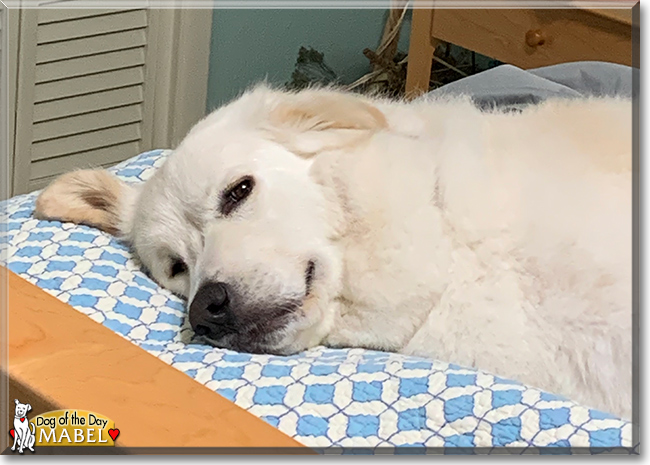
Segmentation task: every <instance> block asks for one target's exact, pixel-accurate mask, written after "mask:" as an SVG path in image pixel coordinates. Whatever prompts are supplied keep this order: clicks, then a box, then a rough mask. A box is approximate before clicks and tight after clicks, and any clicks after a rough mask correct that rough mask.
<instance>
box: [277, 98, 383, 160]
mask: <svg viewBox="0 0 650 465" xmlns="http://www.w3.org/2000/svg"><path fill="white" fill-rule="evenodd" d="M387 126H388V123H387V121H386V117H385V116H384V114H383V113H382V112H381V111H380V110H379V109H378V108H377V107H375V106H374V105H373V104H372V103H371V102H370V101H369V100H368V99H365V98H363V97H361V96H359V95H355V94H351V93H345V92H340V91H335V90H329V89H310V90H303V91H301V92H296V93H281V94H280V95H279V96H278V99H277V100H276V103H275V105H273V107H272V109H271V112H270V115H269V127H268V128H266V129H268V130H269V131H270V132H271V134H272V135H273V137H274V139H275V140H276V141H278V142H279V143H281V144H283V145H284V146H285V147H287V148H288V149H289V150H291V151H292V152H294V153H297V154H299V155H302V156H305V157H310V156H312V155H314V154H316V153H318V152H322V151H324V150H331V149H337V148H341V147H344V146H346V145H350V144H355V143H358V142H360V141H361V140H363V139H364V138H366V137H368V136H369V135H370V134H372V133H373V132H375V131H379V130H381V129H384V128H386V127H387Z"/></svg>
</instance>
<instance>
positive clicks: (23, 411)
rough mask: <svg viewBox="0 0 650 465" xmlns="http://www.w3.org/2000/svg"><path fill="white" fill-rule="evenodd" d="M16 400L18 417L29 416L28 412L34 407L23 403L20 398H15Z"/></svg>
mask: <svg viewBox="0 0 650 465" xmlns="http://www.w3.org/2000/svg"><path fill="white" fill-rule="evenodd" d="M15 401H16V417H17V418H25V417H26V416H27V412H29V411H30V410H31V409H32V406H31V405H29V404H21V403H20V401H19V400H18V399H15Z"/></svg>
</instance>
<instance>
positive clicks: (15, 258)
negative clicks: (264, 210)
mask: <svg viewBox="0 0 650 465" xmlns="http://www.w3.org/2000/svg"><path fill="white" fill-rule="evenodd" d="M167 154H168V152H165V151H161V150H158V151H152V152H147V153H143V154H141V155H139V156H137V157H135V158H133V159H131V160H128V161H126V162H124V163H121V164H120V165H118V166H116V167H114V168H113V169H112V171H114V172H115V173H116V174H117V175H118V176H119V177H121V178H122V179H124V180H125V181H127V182H141V181H143V180H145V179H147V178H148V177H149V176H151V174H152V173H153V171H154V170H155V169H156V167H158V166H159V165H160V164H161V163H162V162H163V161H164V158H165V156H166V155H167ZM35 198H36V193H32V194H28V195H22V196H18V197H15V198H13V199H10V200H8V201H6V202H3V203H0V224H2V229H1V230H0V247H1V248H2V255H1V257H2V261H3V262H6V265H7V266H8V268H9V269H10V270H12V271H14V272H15V273H17V274H18V275H20V276H22V277H24V278H25V279H27V280H28V281H30V282H32V283H34V284H36V285H37V286H39V287H41V288H43V289H45V290H46V291H47V292H49V293H51V294H53V295H54V296H56V297H57V298H59V299H60V300H62V301H64V302H67V303H69V304H70V305H71V306H73V307H74V308H76V309H77V310H79V311H80V312H82V313H85V314H86V315H88V317H89V318H92V319H93V320H95V321H97V322H99V323H102V324H103V325H105V326H107V327H108V328H110V329H112V330H113V331H115V332H117V333H118V334H120V335H122V336H123V337H125V338H126V339H128V340H129V341H131V342H133V343H134V344H137V345H138V346H140V347H141V348H143V349H144V350H146V351H148V352H150V353H151V354H153V355H155V356H157V357H159V358H160V359H162V360H164V361H165V362H167V363H169V364H170V365H172V366H173V367H175V368H177V369H179V370H181V371H183V372H185V373H186V374H187V375H188V376H190V377H192V378H194V379H195V380H196V381H198V382H199V383H202V384H204V385H206V386H207V387H208V388H210V389H213V390H214V391H215V392H218V393H219V394H221V395H223V396H225V397H226V398H228V399H230V400H232V401H233V402H234V403H236V404H237V405H239V406H241V407H243V408H245V409H247V410H248V411H249V412H251V413H252V414H254V415H257V416H258V417H260V418H262V419H264V420H265V421H267V422H268V423H270V424H271V425H273V426H275V427H277V428H278V429H280V430H281V431H283V432H284V433H286V434H288V435H289V436H292V437H294V438H295V439H297V440H298V441H300V442H301V443H303V444H305V445H307V446H310V447H313V448H316V449H318V450H323V449H324V448H329V450H330V451H336V450H340V451H344V452H345V451H349V450H352V449H356V450H357V451H359V450H369V451H373V450H375V451H376V448H377V447H381V446H387V447H391V448H393V447H395V446H418V447H420V449H418V451H422V452H424V451H425V449H424V448H422V446H426V447H427V450H428V451H434V450H435V451H437V450H443V449H438V448H447V449H446V451H447V452H450V451H453V450H454V449H451V448H457V449H455V450H456V451H457V452H458V451H465V452H467V451H468V449H466V448H490V449H485V450H487V451H489V450H494V449H492V448H495V447H501V446H508V447H513V448H518V449H517V450H521V451H524V450H525V451H527V452H542V453H543V452H544V451H547V452H550V451H555V452H565V453H566V452H576V451H580V452H582V451H584V452H587V451H588V450H586V449H585V450H583V449H581V448H607V449H609V448H617V450H619V451H620V450H621V449H618V448H620V447H626V448H631V446H632V425H631V424H630V423H628V422H626V421H622V420H620V419H617V418H615V417H613V416H611V415H608V414H606V413H602V412H598V411H595V410H590V409H588V408H586V407H583V406H580V405H576V404H575V403H573V402H570V401H568V400H564V399H561V398H558V397H556V396H553V395H550V394H547V393H544V392H540V391H539V390H537V389H533V388H530V387H527V386H524V385H521V384H519V383H516V382H514V381H509V380H505V379H501V378H499V377H497V376H493V375H490V374H486V373H482V372H477V371H474V370H469V369H464V368H462V367H459V366H456V365H453V364H448V363H442V362H439V361H431V360H425V359H422V358H416V357H407V356H402V355H398V354H389V353H383V352H377V351H370V350H362V349H349V350H340V349H337V350H334V349H328V348H324V347H318V348H314V349H312V350H309V351H306V352H303V353H300V354H297V355H294V356H290V357H279V356H271V355H250V354H244V353H236V352H232V351H229V350H222V349H216V348H213V347H209V346H205V345H201V344H198V343H195V342H192V335H193V334H192V330H191V328H190V327H189V325H188V321H187V318H186V313H185V309H184V302H183V301H182V300H180V299H179V298H177V297H176V296H174V295H173V294H172V293H170V292H168V291H167V290H165V289H162V288H160V287H159V286H158V285H157V284H155V283H154V282H153V281H152V280H151V279H150V278H148V277H147V276H146V275H145V274H144V273H143V272H142V271H141V270H140V268H139V267H138V264H137V263H136V262H135V261H134V260H132V258H131V254H130V252H129V249H128V247H127V246H126V245H125V244H123V243H121V242H119V241H118V240H116V239H115V238H113V237H111V236H109V235H108V234H105V233H102V232H100V231H98V230H96V229H93V228H90V227H86V226H77V225H73V224H61V223H59V222H48V221H39V220H36V219H34V218H33V217H32V211H33V208H34V200H35ZM542 446H554V449H546V448H544V449H537V448H538V447H542ZM339 448H343V449H339ZM349 448H352V449H349ZM358 448H362V449H358ZM458 448H461V449H458ZM519 448H521V449H519ZM557 448H571V450H569V449H557ZM393 450H394V451H399V450H395V449H393ZM409 450H412V451H413V452H415V450H414V449H409ZM475 450H478V449H475ZM405 451H406V450H405ZM598 451H600V449H598ZM591 452H594V449H591Z"/></svg>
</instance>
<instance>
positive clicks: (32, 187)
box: [25, 176, 56, 192]
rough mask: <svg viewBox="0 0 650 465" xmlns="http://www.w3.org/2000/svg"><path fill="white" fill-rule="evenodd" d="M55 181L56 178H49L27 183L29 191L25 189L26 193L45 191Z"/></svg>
mask: <svg viewBox="0 0 650 465" xmlns="http://www.w3.org/2000/svg"><path fill="white" fill-rule="evenodd" d="M54 179H56V176H48V177H46V178H41V179H36V180H34V181H31V180H30V181H28V182H27V189H25V192H34V191H37V190H39V189H44V188H45V187H46V186H47V185H48V184H49V183H51V182H52V181H54Z"/></svg>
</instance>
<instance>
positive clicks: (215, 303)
mask: <svg viewBox="0 0 650 465" xmlns="http://www.w3.org/2000/svg"><path fill="white" fill-rule="evenodd" d="M190 325H192V329H194V332H195V333H196V334H197V335H199V336H207V337H209V338H210V339H219V338H222V337H223V336H226V335H227V334H231V333H234V332H236V331H237V327H236V325H235V318H234V316H233V314H232V312H231V311H230V299H229V298H228V286H227V284H225V283H219V282H207V283H204V284H202V285H201V287H200V288H199V290H198V292H197V293H196V296H195V297H194V300H192V303H191V304H190Z"/></svg>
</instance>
